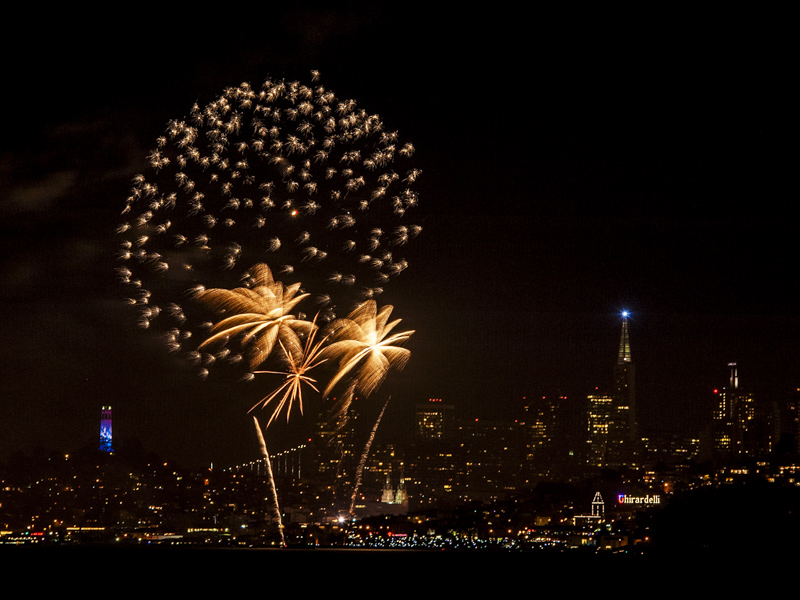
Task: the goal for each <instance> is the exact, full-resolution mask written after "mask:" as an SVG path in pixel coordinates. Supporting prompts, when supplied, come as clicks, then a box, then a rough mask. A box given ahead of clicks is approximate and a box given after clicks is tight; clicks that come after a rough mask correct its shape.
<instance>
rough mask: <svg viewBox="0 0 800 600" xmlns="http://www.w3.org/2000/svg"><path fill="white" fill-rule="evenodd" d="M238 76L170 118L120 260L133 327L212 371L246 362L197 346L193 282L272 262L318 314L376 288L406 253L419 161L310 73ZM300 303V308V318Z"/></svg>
mask: <svg viewBox="0 0 800 600" xmlns="http://www.w3.org/2000/svg"><path fill="white" fill-rule="evenodd" d="M312 80H313V81H312V83H311V84H310V85H304V84H301V83H298V82H294V81H292V82H289V81H284V80H267V81H265V82H264V84H263V85H261V87H260V88H253V87H251V86H250V85H249V84H246V83H243V84H241V85H240V86H238V87H234V88H229V89H226V90H225V91H224V93H223V94H222V95H220V96H219V97H218V98H216V99H215V100H214V101H212V102H210V103H209V104H207V105H206V106H204V107H201V106H199V105H195V106H194V107H192V109H191V111H190V112H189V114H188V116H187V117H186V118H184V119H182V120H174V121H170V122H169V124H168V126H167V130H166V132H165V133H164V135H163V136H162V137H160V138H158V140H157V143H156V147H155V148H154V149H153V150H152V151H151V152H150V153H149V154H148V156H147V160H148V163H149V168H148V170H147V171H146V172H145V173H143V174H140V175H137V176H136V177H135V178H134V180H133V186H132V189H131V193H130V195H129V197H128V198H127V201H126V205H125V209H124V211H123V216H124V222H123V223H121V224H120V226H119V228H118V233H119V235H120V238H121V240H122V241H121V247H120V250H119V264H118V267H117V272H118V274H119V277H120V278H121V280H122V281H123V283H124V284H125V285H126V286H127V289H128V290H129V293H128V302H129V303H130V304H132V305H134V306H135V307H136V309H137V310H138V313H137V314H138V319H139V324H140V325H141V326H142V327H151V326H153V327H156V326H158V328H159V329H160V330H161V331H163V335H164V337H165V341H166V345H167V348H168V349H169V350H171V351H174V352H176V353H179V354H181V355H182V356H185V357H186V358H187V359H189V360H191V361H192V362H194V363H196V364H198V365H199V367H200V368H201V372H202V373H207V369H208V368H209V367H210V365H212V364H215V363H217V362H218V361H225V362H230V363H234V364H238V363H242V364H245V365H246V364H247V362H248V361H246V360H243V357H242V356H241V355H239V354H237V353H235V352H231V351H230V349H229V348H227V347H226V348H224V349H222V350H219V351H216V352H213V351H211V350H212V348H211V347H210V346H207V347H200V344H201V343H202V342H203V341H204V339H206V338H207V337H208V328H210V326H211V325H210V320H211V318H210V316H209V315H208V312H207V311H206V310H204V307H203V306H201V303H199V302H196V299H197V298H198V296H201V295H202V294H203V292H204V291H205V290H207V289H210V288H217V289H234V288H237V287H242V286H245V287H246V286H247V285H248V282H247V277H246V275H245V276H244V277H243V275H244V274H246V273H247V272H248V270H249V269H250V268H251V267H252V266H253V265H255V264H258V263H265V264H267V265H269V267H270V268H271V269H272V271H273V272H274V274H275V278H276V279H280V280H281V281H283V282H285V283H286V284H287V285H289V284H293V283H299V282H302V290H300V291H301V292H302V293H307V294H308V295H309V297H308V298H306V299H305V300H304V301H303V305H302V306H301V307H298V309H297V310H301V311H306V312H307V313H311V314H314V313H317V312H319V314H320V317H319V322H320V323H321V324H324V323H326V322H330V321H332V320H333V319H334V318H335V317H336V316H337V315H341V314H347V313H349V312H350V311H351V310H352V309H353V307H354V306H355V305H356V304H357V303H359V302H363V301H364V300H366V299H370V298H375V297H377V296H379V295H380V293H381V292H382V291H383V288H384V287H385V285H386V284H387V282H388V281H389V280H391V279H392V278H393V277H395V276H397V275H398V274H399V273H400V272H402V271H403V270H404V269H405V268H406V267H407V266H408V263H407V262H406V260H405V258H404V257H403V250H404V247H405V244H406V243H407V242H408V241H409V240H410V239H412V238H413V237H414V236H416V235H417V233H419V231H420V228H419V227H418V226H417V225H415V224H414V223H413V222H412V221H410V220H409V216H410V214H412V213H410V211H411V209H413V208H414V206H416V204H417V194H416V192H415V191H414V190H413V189H412V188H413V184H414V183H415V181H416V180H417V178H418V177H419V174H420V171H419V170H418V169H415V168H414V167H413V166H412V164H411V162H412V161H411V159H412V156H413V154H414V147H413V146H412V145H411V144H410V143H407V142H404V141H402V140H401V139H400V137H399V136H398V134H397V133H396V132H394V131H392V130H391V129H389V128H387V127H386V126H384V123H383V121H382V120H381V119H380V117H378V116H377V115H374V114H369V113H367V112H366V111H365V110H363V109H361V108H359V107H358V105H357V104H356V102H355V101H354V100H343V99H340V98H338V97H337V96H336V95H335V94H334V93H333V92H331V91H329V90H327V89H325V88H324V87H322V86H321V85H319V83H318V81H317V80H318V74H317V73H316V72H312ZM303 317H304V315H303V314H302V313H299V314H298V318H303Z"/></svg>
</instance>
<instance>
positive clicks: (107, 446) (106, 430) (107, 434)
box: [100, 406, 113, 452]
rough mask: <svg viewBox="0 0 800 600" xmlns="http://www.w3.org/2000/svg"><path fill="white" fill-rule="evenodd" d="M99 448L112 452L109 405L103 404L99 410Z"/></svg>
mask: <svg viewBox="0 0 800 600" xmlns="http://www.w3.org/2000/svg"><path fill="white" fill-rule="evenodd" d="M100 450H101V451H102V452H112V451H113V448H112V446H111V407H110V406H104V407H103V409H102V410H101V411H100Z"/></svg>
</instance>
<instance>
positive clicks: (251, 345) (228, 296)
mask: <svg viewBox="0 0 800 600" xmlns="http://www.w3.org/2000/svg"><path fill="white" fill-rule="evenodd" d="M250 276H251V278H252V285H253V287H252V288H236V289H234V290H224V289H217V288H214V289H210V290H206V291H203V292H201V293H199V294H198V296H197V299H198V301H199V302H200V303H201V304H205V305H206V306H208V307H210V308H212V309H213V310H215V311H217V312H219V313H221V314H223V315H230V316H227V317H226V318H224V319H222V320H221V321H219V322H218V323H217V324H216V325H214V326H213V327H212V328H211V331H210V337H209V338H208V339H206V340H205V341H204V342H203V343H202V344H200V347H199V348H200V349H201V350H203V349H205V348H208V347H214V346H226V345H227V343H228V342H229V341H230V340H231V339H232V338H237V337H238V338H240V343H241V345H242V347H243V348H244V349H245V350H246V352H247V354H248V355H249V363H250V368H251V369H254V368H255V367H257V366H258V365H260V364H261V363H262V362H264V360H265V359H266V358H267V357H268V356H269V355H270V354H271V353H272V350H273V348H274V346H275V342H276V341H277V342H278V343H280V345H281V348H282V349H283V352H284V354H285V355H286V356H287V357H289V358H290V360H292V359H293V357H294V354H295V353H296V348H297V347H299V346H300V342H299V339H298V335H297V331H298V330H301V331H305V332H306V333H308V332H309V331H310V330H312V329H316V324H315V323H309V322H308V321H301V320H300V319H297V318H296V317H295V316H294V315H291V314H289V311H290V310H292V309H293V308H294V307H295V305H296V304H297V303H298V302H300V301H301V300H302V299H303V298H305V297H306V296H308V294H302V295H300V296H298V297H296V298H295V294H296V293H297V290H298V289H299V288H300V284H299V283H296V284H294V285H290V286H289V287H287V288H284V287H283V284H282V283H280V282H276V281H275V280H274V279H273V278H272V272H271V271H270V269H269V267H267V265H265V264H258V265H255V266H254V267H252V268H251V269H250ZM287 348H288V350H287Z"/></svg>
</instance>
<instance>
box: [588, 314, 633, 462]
mask: <svg viewBox="0 0 800 600" xmlns="http://www.w3.org/2000/svg"><path fill="white" fill-rule="evenodd" d="M588 400H589V419H588V436H589V437H588V444H589V447H588V457H587V462H588V464H589V465H591V466H595V467H611V468H620V467H632V466H634V465H635V464H636V457H637V446H638V443H637V439H638V438H637V435H638V434H637V427H636V369H635V367H634V364H633V358H632V355H631V342H630V337H629V335H628V313H627V311H626V312H623V313H622V334H621V335H620V341H619V352H618V353H617V362H616V364H615V365H614V389H613V393H612V394H610V395H606V394H599V393H598V394H594V395H591V396H589V398H588Z"/></svg>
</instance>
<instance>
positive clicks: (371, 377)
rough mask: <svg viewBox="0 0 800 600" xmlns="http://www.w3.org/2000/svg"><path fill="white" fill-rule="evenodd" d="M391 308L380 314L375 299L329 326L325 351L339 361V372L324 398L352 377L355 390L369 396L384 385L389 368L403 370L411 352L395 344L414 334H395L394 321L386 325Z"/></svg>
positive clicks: (398, 321)
mask: <svg viewBox="0 0 800 600" xmlns="http://www.w3.org/2000/svg"><path fill="white" fill-rule="evenodd" d="M392 309H393V307H392V306H384V307H383V308H381V310H380V311H378V309H377V304H376V303H375V301H374V300H368V301H366V302H364V303H363V304H362V305H361V306H359V307H358V308H357V309H356V310H354V311H353V312H352V313H350V315H348V316H347V317H346V318H344V319H337V320H336V321H334V322H333V323H331V324H330V325H329V329H330V331H331V333H330V336H331V344H330V345H329V346H328V347H327V350H326V352H327V353H328V354H329V355H332V356H335V357H337V358H338V360H339V370H338V372H337V373H336V374H335V375H334V376H333V377H332V378H331V380H330V382H329V383H328V387H327V388H326V389H325V392H324V394H323V395H325V396H327V395H328V394H330V392H331V391H332V390H333V388H334V387H335V386H336V384H337V383H339V381H341V380H342V378H344V377H345V376H347V375H350V376H351V377H353V378H354V379H355V380H356V381H357V383H356V389H357V390H360V391H362V392H363V393H364V395H365V396H369V395H370V394H371V393H372V392H373V391H375V389H377V387H378V386H379V385H380V384H381V383H382V382H383V380H384V378H385V377H386V375H387V373H388V372H389V369H390V368H391V367H395V368H397V369H402V368H403V367H404V366H405V364H406V363H407V362H408V359H409V358H410V356H411V352H410V351H409V350H408V349H406V348H401V347H400V346H397V345H396V344H400V343H403V342H405V341H406V340H407V339H408V338H409V337H411V335H412V334H413V333H414V331H413V330H412V331H404V332H402V333H394V334H392V335H390V334H391V332H392V330H393V329H394V328H395V327H396V326H397V324H398V323H400V319H396V320H394V321H392V322H391V323H389V322H388V320H389V315H391V314H392Z"/></svg>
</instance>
